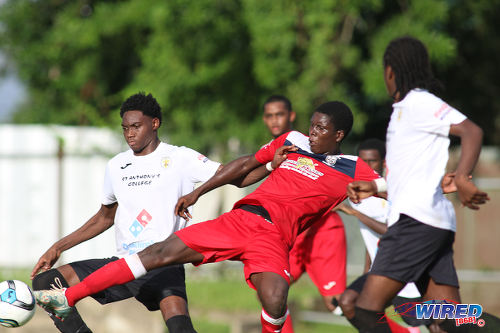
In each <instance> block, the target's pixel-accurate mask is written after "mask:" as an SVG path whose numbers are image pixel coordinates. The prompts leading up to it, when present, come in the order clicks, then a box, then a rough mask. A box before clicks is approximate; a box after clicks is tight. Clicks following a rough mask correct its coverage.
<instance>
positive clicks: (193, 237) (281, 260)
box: [175, 209, 290, 289]
mask: <svg viewBox="0 0 500 333" xmlns="http://www.w3.org/2000/svg"><path fill="white" fill-rule="evenodd" d="M175 234H176V235H177V236H178V237H179V238H180V239H181V240H182V241H183V242H184V243H185V244H186V245H187V246H188V247H189V248H191V249H193V250H195V251H196V252H199V253H201V254H203V256H204V257H205V258H204V259H203V260H202V261H201V262H199V263H196V264H194V265H195V266H198V265H201V264H206V263H211V262H218V261H224V260H238V261H241V262H243V264H244V273H245V279H246V281H247V283H248V285H249V286H250V287H251V288H253V289H255V286H254V285H253V284H252V282H251V281H250V275H251V274H253V273H261V272H274V273H276V274H279V275H281V276H282V277H283V278H284V279H285V280H286V281H287V282H288V283H290V274H289V272H290V265H289V263H288V251H289V249H288V247H287V246H286V244H285V242H284V241H283V237H282V236H281V234H280V232H279V231H278V229H277V228H276V226H275V225H274V224H272V223H270V222H267V221H266V220H265V219H264V218H262V217H260V216H258V215H256V214H253V213H250V212H247V211H244V210H241V209H235V210H232V211H230V212H228V213H225V214H223V215H221V216H219V217H218V218H216V219H214V220H210V221H206V222H201V223H197V224H193V225H191V226H189V227H187V228H184V229H182V230H179V231H177V232H176V233H175Z"/></svg>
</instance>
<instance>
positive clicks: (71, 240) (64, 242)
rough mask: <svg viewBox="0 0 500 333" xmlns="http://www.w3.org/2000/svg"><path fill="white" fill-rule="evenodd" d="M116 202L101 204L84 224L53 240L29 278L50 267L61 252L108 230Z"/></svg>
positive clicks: (112, 219)
mask: <svg viewBox="0 0 500 333" xmlns="http://www.w3.org/2000/svg"><path fill="white" fill-rule="evenodd" d="M117 207H118V204H117V203H113V204H111V205H101V208H100V209H99V211H98V212H97V213H96V214H95V215H94V216H92V217H91V218H90V219H89V220H88V221H87V222H85V224H84V225H82V226H81V227H80V228H78V229H77V230H75V231H73V232H72V233H71V234H69V235H67V236H65V237H63V238H61V239H60V240H58V241H57V242H55V243H54V244H53V245H52V246H51V247H50V248H49V249H48V250H47V251H46V252H45V253H44V254H43V255H42V256H41V257H40V259H38V262H37V264H36V265H35V267H34V268H33V271H32V272H31V278H32V279H33V277H34V276H35V275H36V274H37V273H38V272H39V271H40V270H44V271H45V270H47V269H49V268H51V267H52V266H53V265H54V264H55V263H56V261H57V260H58V259H59V257H60V256H61V253H62V252H64V251H66V250H68V249H70V248H72V247H74V246H76V245H78V244H80V243H82V242H85V241H87V240H89V239H91V238H94V237H95V236H97V235H99V234H101V233H103V232H104V231H106V230H108V229H109V228H110V227H111V226H112V225H113V223H114V218H115V214H116V209H117Z"/></svg>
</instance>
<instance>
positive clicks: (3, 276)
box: [0, 267, 31, 286]
mask: <svg viewBox="0 0 500 333" xmlns="http://www.w3.org/2000/svg"><path fill="white" fill-rule="evenodd" d="M30 274H31V270H30V269H28V268H3V267H0V281H5V280H19V281H23V282H24V283H26V284H28V285H29V286H31V280H30Z"/></svg>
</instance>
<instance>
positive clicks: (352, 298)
mask: <svg viewBox="0 0 500 333" xmlns="http://www.w3.org/2000/svg"><path fill="white" fill-rule="evenodd" d="M356 298H357V293H356V292H354V291H351V290H350V289H347V290H346V291H345V292H344V293H343V294H342V295H341V296H340V299H339V306H340V308H341V309H342V312H343V313H344V314H346V315H348V314H349V313H351V312H353V311H354V305H355V304H356Z"/></svg>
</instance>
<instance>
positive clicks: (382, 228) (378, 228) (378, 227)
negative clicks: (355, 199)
mask: <svg viewBox="0 0 500 333" xmlns="http://www.w3.org/2000/svg"><path fill="white" fill-rule="evenodd" d="M335 209H336V210H340V211H341V212H343V213H345V214H348V215H352V216H355V217H357V218H358V220H360V221H361V223H363V224H364V225H366V226H367V227H368V228H370V229H371V230H373V231H375V232H376V233H378V234H380V235H383V234H385V232H386V231H387V224H385V223H382V222H379V221H377V220H375V219H372V218H371V217H369V216H367V215H365V214H363V213H361V212H360V211H359V210H356V209H354V208H352V207H351V206H349V205H345V204H343V203H341V204H339V205H337V206H336V207H335Z"/></svg>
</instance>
